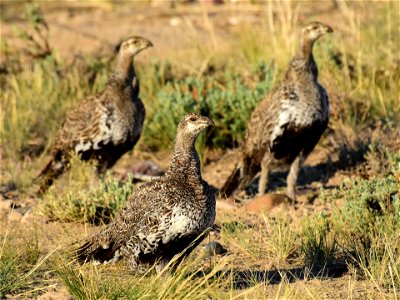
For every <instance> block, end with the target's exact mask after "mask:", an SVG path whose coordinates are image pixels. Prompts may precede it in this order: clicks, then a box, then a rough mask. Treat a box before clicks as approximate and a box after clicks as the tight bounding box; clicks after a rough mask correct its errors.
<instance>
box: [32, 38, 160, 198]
mask: <svg viewBox="0 0 400 300" xmlns="http://www.w3.org/2000/svg"><path fill="white" fill-rule="evenodd" d="M152 45H153V44H152V43H151V42H150V41H149V40H147V39H145V38H143V37H139V36H133V37H131V38H128V39H126V40H124V41H123V42H122V43H121V45H120V49H119V52H118V55H117V58H116V64H115V67H114V71H113V73H112V75H111V76H110V77H109V79H108V82H107V85H106V87H105V89H104V90H103V91H102V92H101V93H99V94H98V95H95V96H91V97H88V98H86V99H85V100H84V101H82V102H80V103H79V104H78V105H77V106H76V107H75V108H74V109H73V110H72V111H71V112H70V113H69V114H68V116H67V118H66V120H65V122H64V123H63V125H62V127H61V128H60V130H59V131H58V133H57V135H56V138H55V143H54V146H53V149H52V153H51V154H52V158H51V160H50V162H49V163H48V164H47V165H46V167H45V168H44V169H43V170H42V172H41V173H40V175H39V176H38V179H40V189H39V192H40V193H43V192H45V191H46V190H47V189H48V187H49V186H50V185H51V184H52V183H53V181H54V180H55V179H56V178H57V177H58V176H60V175H61V174H62V173H63V172H64V171H65V170H66V168H68V165H69V159H70V153H71V152H75V153H77V154H78V155H79V157H80V158H81V159H82V160H90V159H96V160H97V164H98V165H97V170H98V172H99V173H102V172H104V171H105V170H106V169H108V168H111V167H112V166H113V165H114V164H115V163H116V161H117V160H118V159H119V158H120V157H121V156H122V155H123V154H124V153H126V152H127V151H129V150H131V149H132V148H133V147H134V145H135V144H136V142H137V141H138V140H139V137H140V134H141V132H142V128H143V121H144V118H145V109H144V106H143V103H142V101H141V100H140V98H139V81H138V78H137V77H136V73H135V69H134V66H133V62H132V59H133V58H134V57H135V55H136V54H138V53H139V52H141V51H142V50H144V49H146V48H148V47H151V46H152Z"/></svg>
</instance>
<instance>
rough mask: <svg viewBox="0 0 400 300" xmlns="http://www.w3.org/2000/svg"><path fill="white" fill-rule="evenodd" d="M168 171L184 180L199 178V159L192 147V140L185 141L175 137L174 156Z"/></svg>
mask: <svg viewBox="0 0 400 300" xmlns="http://www.w3.org/2000/svg"><path fill="white" fill-rule="evenodd" d="M168 173H173V174H174V176H175V177H176V176H178V177H180V178H183V179H185V180H188V181H191V180H196V181H197V180H201V173H200V159H199V155H198V154H197V151H196V149H195V147H194V142H189V143H188V142H186V141H185V140H182V139H180V138H179V137H177V139H176V141H175V150H174V157H173V158H172V162H171V164H170V166H169V170H168Z"/></svg>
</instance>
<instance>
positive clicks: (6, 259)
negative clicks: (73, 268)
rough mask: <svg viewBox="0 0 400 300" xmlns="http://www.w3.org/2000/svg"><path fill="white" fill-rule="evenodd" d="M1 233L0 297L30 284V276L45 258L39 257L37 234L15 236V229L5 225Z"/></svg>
mask: <svg viewBox="0 0 400 300" xmlns="http://www.w3.org/2000/svg"><path fill="white" fill-rule="evenodd" d="M6 227H7V228H6V232H5V234H3V233H2V234H1V235H0V238H1V247H0V298H1V299H3V297H5V295H6V294H9V293H11V292H16V291H19V290H23V289H25V288H26V286H27V285H30V284H32V277H33V275H34V274H35V272H36V271H37V269H38V268H40V266H41V265H42V263H43V262H44V260H45V259H43V258H40V252H39V247H38V240H37V235H36V234H35V233H34V232H30V234H29V236H26V237H23V238H15V237H12V235H13V234H14V233H15V230H11V229H10V228H9V226H6Z"/></svg>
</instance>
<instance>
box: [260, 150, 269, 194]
mask: <svg viewBox="0 0 400 300" xmlns="http://www.w3.org/2000/svg"><path fill="white" fill-rule="evenodd" d="M270 162H271V159H270V156H269V155H268V154H267V155H265V156H264V158H263V160H262V162H261V174H260V181H259V184H258V196H262V195H264V194H265V189H266V188H267V186H268V176H269V164H270Z"/></svg>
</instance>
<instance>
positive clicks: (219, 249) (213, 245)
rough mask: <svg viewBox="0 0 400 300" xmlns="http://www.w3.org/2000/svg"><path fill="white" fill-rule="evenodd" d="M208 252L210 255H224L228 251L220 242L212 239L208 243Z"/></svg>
mask: <svg viewBox="0 0 400 300" xmlns="http://www.w3.org/2000/svg"><path fill="white" fill-rule="evenodd" d="M206 252H207V254H209V255H216V254H219V255H223V254H225V253H227V252H228V250H226V249H225V248H224V247H223V246H222V245H221V244H220V243H218V242H217V241H212V242H210V243H208V244H207V245H206Z"/></svg>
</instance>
